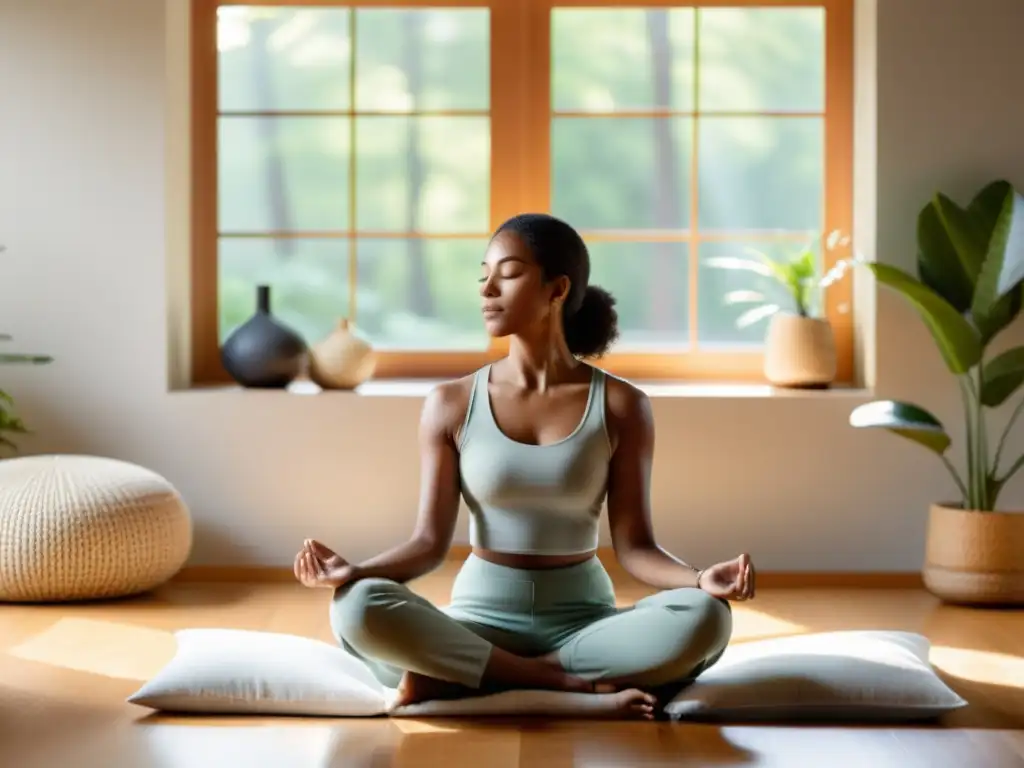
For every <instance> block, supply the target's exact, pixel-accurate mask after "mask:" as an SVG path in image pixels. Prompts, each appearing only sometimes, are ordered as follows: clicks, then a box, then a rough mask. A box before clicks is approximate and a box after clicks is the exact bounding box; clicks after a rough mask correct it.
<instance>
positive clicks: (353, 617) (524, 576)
mask: <svg viewBox="0 0 1024 768" xmlns="http://www.w3.org/2000/svg"><path fill="white" fill-rule="evenodd" d="M331 628H332V630H333V631H334V635H335V638H336V639H337V640H338V642H339V643H340V644H341V645H342V646H343V647H344V648H345V649H346V650H348V651H349V653H352V654H353V655H355V656H357V657H359V658H361V659H362V660H363V661H364V662H365V663H366V664H367V666H369V668H370V669H371V670H372V672H373V674H374V675H375V676H376V677H377V679H378V680H380V682H381V683H382V684H383V685H386V686H388V687H391V688H394V687H396V686H397V685H398V683H399V681H400V680H401V677H402V674H403V673H404V672H405V671H407V670H408V671H411V672H417V673H419V674H422V675H426V676H428V677H432V678H435V679H439V680H447V681H449V682H453V683H460V684H462V685H465V686H468V687H470V688H479V687H480V682H481V677H482V675H483V673H484V669H485V667H486V666H487V662H488V659H489V658H490V655H491V649H492V648H493V647H494V646H498V647H500V648H503V649H504V650H506V651H509V652H511V653H514V654H517V655H519V656H542V655H545V654H548V653H551V652H552V651H556V650H557V651H558V656H559V659H560V661H561V663H562V666H563V667H564V668H565V670H566V671H568V672H569V673H571V674H575V675H578V676H580V677H584V678H586V679H590V680H602V679H612V678H614V679H618V680H625V681H626V683H627V684H628V685H634V686H638V687H643V688H648V689H651V688H656V687H662V686H666V685H673V684H685V683H687V682H689V681H691V680H693V679H694V678H695V677H696V676H697V675H699V674H700V673H701V672H703V671H704V670H706V669H707V668H708V667H710V666H711V665H712V664H714V663H715V662H716V661H718V659H719V657H720V656H721V655H722V652H723V651H724V650H725V647H726V645H727V643H728V642H729V639H730V636H731V634H732V609H731V608H730V607H729V604H728V603H727V602H726V601H724V600H719V599H717V598H714V597H711V596H710V595H708V594H707V593H706V592H703V591H702V590H699V589H688V588H687V589H673V590H666V591H664V592H659V593H657V594H655V595H651V596H650V597H646V598H644V599H642V600H640V601H639V602H637V603H636V604H635V605H632V606H629V607H628V608H616V606H615V594H614V590H613V586H612V582H611V579H610V578H609V577H608V574H607V572H606V571H605V570H604V567H603V566H602V565H601V561H600V560H598V559H597V558H596V557H595V558H593V559H591V560H588V561H586V562H584V563H581V564H579V565H573V566H569V567H567V568H555V569H550V570H520V569H516V568H508V567H505V566H500V565H495V564H493V563H489V562H487V561H486V560H483V559H481V558H478V557H476V556H474V555H470V556H469V558H468V559H467V560H466V562H465V563H464V564H463V567H462V569H461V570H460V571H459V574H458V576H457V577H456V579H455V584H454V585H453V588H452V597H451V602H450V604H449V605H448V606H445V607H444V608H438V607H436V606H434V605H433V604H432V603H430V602H429V601H428V600H426V599H424V598H423V597H420V596H419V595H416V594H414V593H413V592H412V590H410V589H409V588H408V587H406V586H405V585H404V584H399V583H397V582H394V581H390V580H388V579H362V580H360V581H356V582H354V583H352V584H349V585H346V586H344V587H342V588H340V589H338V590H336V591H335V594H334V599H333V601H332V603H331Z"/></svg>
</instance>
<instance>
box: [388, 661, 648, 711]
mask: <svg viewBox="0 0 1024 768" xmlns="http://www.w3.org/2000/svg"><path fill="white" fill-rule="evenodd" d="M610 688H612V686H609V685H607V684H603V683H599V684H597V685H595V684H593V683H590V682H589V681H586V680H582V681H581V680H580V679H579V678H574V679H573V680H571V681H568V682H567V684H566V688H565V690H566V691H570V692H573V693H589V694H594V698H593V700H592V704H588V705H586V706H585V707H584V709H583V711H582V712H581V714H583V716H584V717H589V718H594V719H600V720H653V719H654V716H655V707H656V705H657V701H656V699H655V698H654V696H652V695H651V694H649V693H645V692H644V691H641V690H638V689H636V688H629V689H627V690H624V691H617V692H614V691H612V690H609V689H610ZM501 690H503V689H502V688H495V687H486V688H482V689H480V690H473V689H470V688H466V687H465V686H462V685H458V684H457V683H449V682H446V681H444V680H436V679H434V678H432V677H426V676H424V675H420V674H417V673H415V672H406V673H405V674H404V675H402V680H401V682H399V684H398V695H397V696H396V697H395V700H394V702H393V705H392V706H393V707H395V708H398V707H405V706H409V705H411V704H420V703H422V702H426V701H439V700H444V699H449V700H450V699H457V698H463V697H469V696H482V695H488V694H492V693H497V692H499V691H501Z"/></svg>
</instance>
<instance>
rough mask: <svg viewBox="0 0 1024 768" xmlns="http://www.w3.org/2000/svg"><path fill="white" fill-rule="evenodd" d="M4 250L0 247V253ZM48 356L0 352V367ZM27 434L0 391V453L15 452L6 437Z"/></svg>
mask: <svg viewBox="0 0 1024 768" xmlns="http://www.w3.org/2000/svg"><path fill="white" fill-rule="evenodd" d="M5 250H6V249H5V248H4V246H2V245H0V253H3V252H4V251H5ZM10 340H11V337H10V336H9V335H8V334H6V333H0V341H10ZM52 361H53V358H52V357H50V356H49V355H31V354H23V353H10V352H6V353H5V352H0V365H9V364H29V365H42V364H45V363H49V362H52ZM12 434H22V435H24V434H28V428H27V427H26V426H25V422H24V421H22V420H21V417H20V416H18V415H17V414H16V413H15V411H14V398H13V397H11V396H10V395H9V394H8V393H7V392H5V391H4V390H3V389H0V451H2V450H5V449H7V450H17V447H18V446H17V445H16V444H15V443H14V441H13V440H11V438H10V437H8V435H12Z"/></svg>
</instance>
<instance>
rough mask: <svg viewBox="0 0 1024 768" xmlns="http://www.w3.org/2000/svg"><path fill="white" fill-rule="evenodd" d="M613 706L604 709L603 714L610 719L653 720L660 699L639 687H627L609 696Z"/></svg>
mask: <svg viewBox="0 0 1024 768" xmlns="http://www.w3.org/2000/svg"><path fill="white" fill-rule="evenodd" d="M609 699H611V706H610V707H609V708H608V709H607V710H602V715H603V716H604V717H606V718H608V719H616V718H624V719H640V720H653V719H654V714H655V712H654V708H655V707H656V706H657V704H658V701H657V699H655V698H654V696H652V695H651V694H649V693H645V692H644V691H641V690H639V689H638V688H627V689H626V690H624V691H619V692H618V693H614V694H612V695H611V696H609Z"/></svg>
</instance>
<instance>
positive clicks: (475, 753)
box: [0, 563, 1024, 768]
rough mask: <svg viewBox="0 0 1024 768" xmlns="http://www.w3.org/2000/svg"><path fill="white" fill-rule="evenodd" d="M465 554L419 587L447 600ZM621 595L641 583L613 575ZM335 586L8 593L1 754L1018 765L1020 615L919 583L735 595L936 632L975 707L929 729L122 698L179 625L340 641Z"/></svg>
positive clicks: (784, 624) (74, 760) (158, 658)
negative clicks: (64, 601) (382, 714)
mask: <svg viewBox="0 0 1024 768" xmlns="http://www.w3.org/2000/svg"><path fill="white" fill-rule="evenodd" d="M456 568H457V564H456V563H451V564H449V565H447V566H445V567H444V568H443V569H441V570H440V571H438V572H437V573H435V574H432V575H431V576H429V577H427V578H425V579H423V580H421V581H420V582H417V583H416V584H414V585H413V586H414V587H415V588H416V589H417V591H419V592H421V593H422V594H424V595H425V596H427V597H428V598H430V599H432V600H436V601H439V602H444V601H446V599H447V596H448V590H449V587H450V583H451V577H452V576H453V574H454V572H455V569H456ZM614 575H615V578H616V584H617V589H618V593H619V596H620V600H621V601H622V602H624V603H629V602H632V601H634V600H636V599H638V598H640V597H642V596H643V595H644V594H647V592H648V590H646V589H645V588H643V587H642V586H640V585H637V584H635V583H631V582H629V581H628V580H626V579H625V578H623V577H621V576H620V575H618V574H614ZM328 599H329V597H328V592H327V591H310V590H306V589H303V588H302V587H300V586H298V585H292V584H286V583H263V584H255V583H218V584H208V583H180V582H179V583H172V584H170V585H167V586H166V587H163V588H161V589H159V590H157V591H156V592H155V593H153V594H151V595H148V596H146V597H143V598H134V599H129V600H122V601H115V602H105V603H94V604H82V605H73V606H18V605H0V765H3V766H8V765H9V766H16V767H17V768H34V766H58V765H62V766H65V765H66V766H71V767H73V768H92V767H93V766H102V767H103V768H122V767H125V768H148V767H149V766H159V768H178V767H179V766H180V767H181V768H205V766H215V767H216V768H228V767H229V766H245V768H257V767H259V766H275V767H281V768H285V767H289V768H290V767H291V766H297V767H298V766H317V768H326V767H327V766H331V767H335V766H337V767H338V768H342V767H343V768H384V766H403V767H404V766H417V767H420V766H422V767H426V768H429V767H430V766H435V765H436V766H442V765H444V766H448V765H450V766H481V767H482V766H487V767H488V768H513V767H516V768H518V767H519V766H523V767H524V768H526V767H529V768H556V767H557V768H561V767H562V766H576V767H580V768H582V767H583V766H592V767H593V768H610V767H611V766H644V767H645V768H646V767H648V766H724V765H728V766H734V765H735V766H745V765H750V766H785V767H786V768H796V767H798V766H827V768H840V767H841V766H865V768H868V767H870V768H885V767H887V766H893V767H896V766H898V767H899V768H913V767H914V766H922V768H923V767H924V766H927V767H928V768H940V767H941V766H950V767H953V766H955V767H956V768H975V767H977V768H981V767H982V766H1024V612H1022V611H987V610H973V609H964V608H953V607H948V606H942V605H940V604H939V603H938V602H937V601H936V600H935V599H933V598H932V597H930V596H929V595H927V594H925V593H924V592H922V591H920V590H917V589H772V588H765V589H760V590H759V593H758V597H757V599H756V600H755V601H754V602H752V603H749V604H739V605H737V606H736V607H735V615H736V632H735V642H743V641H745V640H752V639H756V638H763V637H772V636H780V635H787V634H794V633H804V632H814V631H823V630H834V629H844V628H849V629H869V628H871V629H878V628H883V629H905V630H911V631H917V632H922V633H923V634H925V635H927V636H928V637H929V638H930V639H931V640H932V642H933V644H934V649H933V655H932V660H933V663H934V664H935V665H936V667H937V668H938V670H939V672H940V674H941V675H942V677H943V678H944V679H946V680H947V682H949V683H950V685H952V686H953V687H954V688H955V689H956V690H957V691H958V692H959V693H960V694H961V695H962V696H964V697H965V698H966V699H968V701H970V702H971V706H969V707H967V708H966V709H964V710H961V711H959V712H957V713H955V714H954V715H952V716H950V717H948V718H947V719H946V720H945V721H942V722H940V723H939V724H937V725H935V726H926V727H920V726H915V727H900V728H879V727H862V728H853V727H825V726H814V727H809V726H804V727H799V726H785V727H781V726H772V727H765V726H760V727H749V726H747V727H744V726H728V727H717V726H710V725H693V724H687V725H681V724H677V723H605V722H595V721H589V722H588V721H579V722H568V721H560V722H544V721H540V722H529V721H521V722H507V721H502V722H480V721H478V722H467V721H462V720H457V721H456V720H448V719H435V720H430V721H426V720H422V721H414V720H397V719H396V720H388V719H384V718H381V719H373V720H357V719H352V720H348V719H334V718H331V719H327V718H323V719H316V718H309V719H306V718H265V717H248V718H246V717H219V718H194V717H170V716H164V715H157V714H155V713H152V712H151V711H150V710H147V709H145V708H141V707H136V706H133V705H131V704H127V703H125V702H124V698H125V696H127V695H128V694H129V693H130V692H131V691H133V690H134V689H135V688H137V687H138V686H139V684H140V683H141V681H143V680H144V679H146V678H147V677H149V676H151V675H152V674H154V673H155V672H156V670H157V669H159V668H160V666H161V665H162V664H163V663H164V662H166V661H167V660H168V659H169V658H170V656H171V655H172V653H173V650H174V640H173V638H172V636H171V634H170V633H171V632H172V631H173V630H175V629H178V628H183V627H237V628H248V629H261V630H269V631H275V632H291V633H295V634H300V635H306V636H310V637H315V638H319V639H323V640H331V636H330V630H329V626H328V621H327V603H328Z"/></svg>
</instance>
